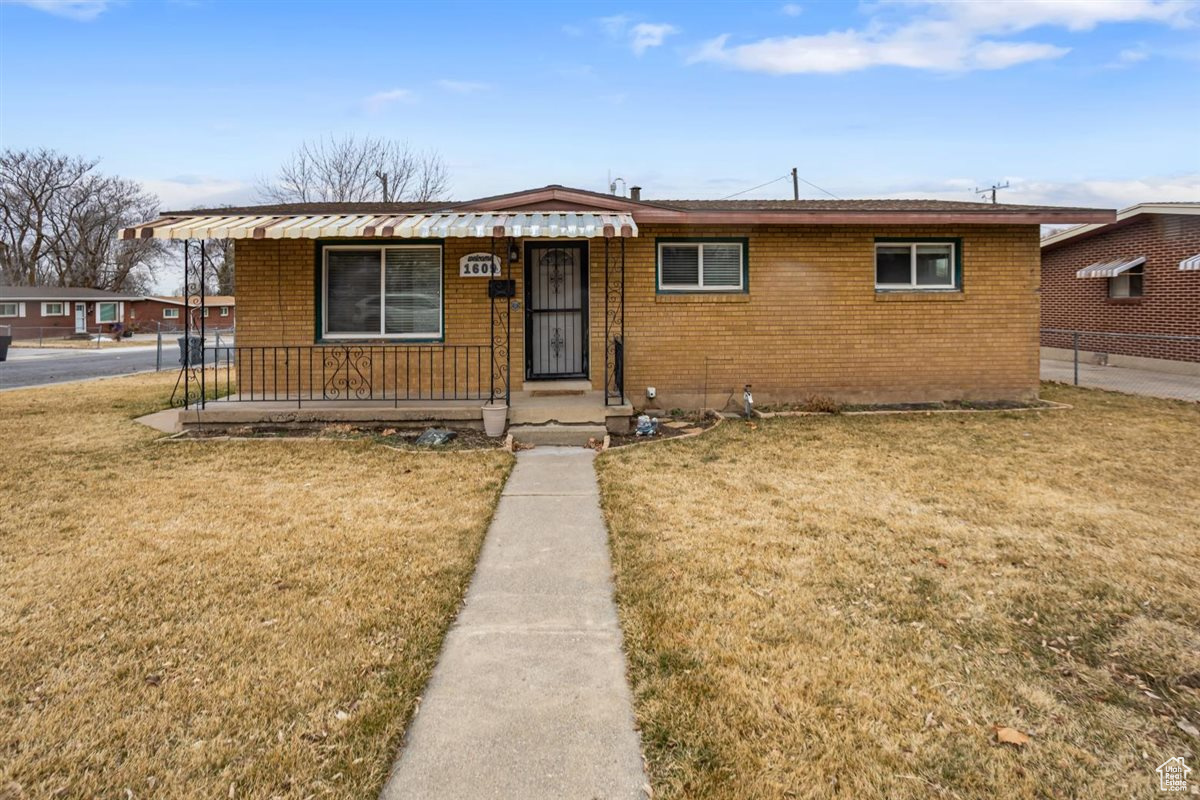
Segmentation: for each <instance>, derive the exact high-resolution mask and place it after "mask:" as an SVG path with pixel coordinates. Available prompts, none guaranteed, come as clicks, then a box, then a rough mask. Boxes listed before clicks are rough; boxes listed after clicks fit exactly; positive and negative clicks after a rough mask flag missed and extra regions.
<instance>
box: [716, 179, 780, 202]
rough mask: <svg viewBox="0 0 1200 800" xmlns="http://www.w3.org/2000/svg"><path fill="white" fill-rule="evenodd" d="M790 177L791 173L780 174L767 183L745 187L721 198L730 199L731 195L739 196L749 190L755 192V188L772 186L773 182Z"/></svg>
mask: <svg viewBox="0 0 1200 800" xmlns="http://www.w3.org/2000/svg"><path fill="white" fill-rule="evenodd" d="M790 177H791V175H790V174H789V175H780V176H779V177H778V178H774V179H772V180H769V181H767V182H766V183H760V184H759V185H758V186H751V187H750V188H749V189H743V190H742V191H740V192H734V193H733V194H731V195H728V196H726V197H722V198H721V199H722V200H728V199H729V198H731V197H737V196H738V195H740V194H746V193H747V192H753V191H754V190H755V189H761V188H763V187H764V186H770V185H771V184H772V183H779V181H782V180H786V179H788V178H790Z"/></svg>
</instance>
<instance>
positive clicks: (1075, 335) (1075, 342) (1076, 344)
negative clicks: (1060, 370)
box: [1071, 331, 1079, 386]
mask: <svg viewBox="0 0 1200 800" xmlns="http://www.w3.org/2000/svg"><path fill="white" fill-rule="evenodd" d="M1071 342H1072V344H1073V345H1074V348H1075V385H1076V386H1078V385H1079V331H1072V332H1071Z"/></svg>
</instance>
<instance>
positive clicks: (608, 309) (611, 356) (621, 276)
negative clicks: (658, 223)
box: [604, 237, 625, 405]
mask: <svg viewBox="0 0 1200 800" xmlns="http://www.w3.org/2000/svg"><path fill="white" fill-rule="evenodd" d="M618 256H619V257H620V259H621V263H620V268H619V269H617V268H616V265H614V263H613V261H614V259H615V258H617V257H618ZM624 373H625V238H624V237H621V247H620V251H619V253H618V252H615V248H613V247H612V246H611V245H610V243H609V239H607V238H605V240H604V404H605V405H621V404H623V403H624V402H625V375H624Z"/></svg>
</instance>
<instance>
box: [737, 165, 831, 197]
mask: <svg viewBox="0 0 1200 800" xmlns="http://www.w3.org/2000/svg"><path fill="white" fill-rule="evenodd" d="M788 178H791V179H792V181H793V183H794V182H795V181H801V182H803V183H805V184H807V185H809V186H811V187H812V188H814V189H816V190H817V191H818V192H824V193H825V194H827V195H829V196H830V197H832V198H833V199H834V200H841V199H842V198H840V197H838V196H837V195H836V194H834V193H833V192H831V191H829V190H828V189H823V188H821V187H820V186H817V185H816V184H815V183H813V182H812V181H810V180H806V179H804V178H802V177H800V176H799V175H798V174H796V170H794V169H793V170H792V171H791V172H789V173H787V174H786V175H780V176H779V177H778V178H773V179H771V180H769V181H767V182H766V183H760V184H759V185H758V186H751V187H750V188H749V189H743V190H742V191H740V192H734V193H733V194H731V195H727V196H725V197H722V198H721V199H722V200H729V199H731V198H734V197H737V196H738V195H743V194H747V193H748V192H753V191H755V190H756V189H761V188H763V187H764V186H770V185H771V184H773V183H778V182H779V181H785V180H787V179H788ZM797 194H798V192H797Z"/></svg>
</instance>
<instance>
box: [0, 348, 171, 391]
mask: <svg viewBox="0 0 1200 800" xmlns="http://www.w3.org/2000/svg"><path fill="white" fill-rule="evenodd" d="M157 349H158V348H157V347H155V346H154V345H150V346H148V347H114V348H112V349H108V350H70V349H60V348H51V347H13V348H9V351H8V360H7V361H0V389H14V388H17V387H19V386H41V385H44V384H47V383H61V382H62V381H79V380H86V379H88V378H104V377H111V376H113V375H128V374H131V373H134V372H148V371H153V370H154V367H155V363H156V360H157ZM172 355H175V357H176V358H178V353H177V352H173V351H167V350H165V349H164V351H163V369H175V368H176V366H177V364H176V363H175V362H174V360H172V358H171V356H172Z"/></svg>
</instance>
